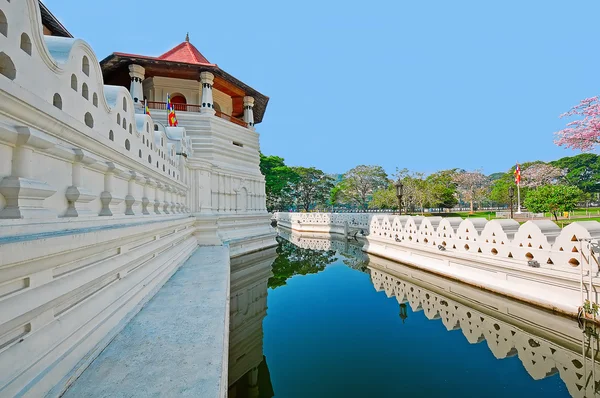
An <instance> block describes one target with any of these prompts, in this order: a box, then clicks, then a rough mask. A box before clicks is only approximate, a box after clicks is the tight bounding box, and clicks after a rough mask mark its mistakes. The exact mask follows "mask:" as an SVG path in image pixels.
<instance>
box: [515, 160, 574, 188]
mask: <svg viewBox="0 0 600 398" xmlns="http://www.w3.org/2000/svg"><path fill="white" fill-rule="evenodd" d="M565 175H566V171H565V170H561V169H559V168H558V167H555V166H552V165H549V164H546V163H534V164H532V165H531V166H529V167H527V168H526V169H524V170H523V172H522V173H521V176H522V178H523V182H522V185H523V186H525V187H528V188H537V187H541V186H542V185H554V184H557V183H559V182H560V181H561V180H562V179H563V178H564V176H565Z"/></svg>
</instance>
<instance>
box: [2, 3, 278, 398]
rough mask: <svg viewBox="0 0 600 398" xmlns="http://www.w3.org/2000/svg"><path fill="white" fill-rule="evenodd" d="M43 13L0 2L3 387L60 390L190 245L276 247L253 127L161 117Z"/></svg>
mask: <svg viewBox="0 0 600 398" xmlns="http://www.w3.org/2000/svg"><path fill="white" fill-rule="evenodd" d="M39 7H40V6H39V2H38V0H20V1H4V2H2V3H0V28H1V29H0V396H1V397H12V396H36V397H37V396H44V395H45V394H47V393H48V392H49V391H57V392H58V393H60V391H62V390H63V389H64V387H66V386H67V385H68V384H69V383H71V382H72V381H73V378H74V377H76V375H77V374H79V372H80V371H81V370H82V368H83V367H85V366H86V365H87V364H89V363H90V361H91V360H93V358H94V356H95V355H97V354H98V353H99V352H100V351H101V350H102V349H103V347H105V346H106V344H108V342H109V341H110V339H111V338H112V337H113V336H114V335H115V334H116V333H117V332H118V331H119V330H120V328H122V327H123V326H124V325H125V323H126V322H127V321H128V320H129V319H131V317H132V316H134V315H135V313H136V312H137V311H139V309H140V307H141V306H142V305H143V304H144V303H145V302H146V301H147V300H149V299H150V298H151V297H152V295H153V294H154V293H155V292H156V291H157V290H158V289H160V287H161V286H162V285H163V284H164V283H165V281H166V280H168V278H169V277H170V276H171V275H172V274H173V273H174V272H175V271H176V270H177V269H178V268H179V267H180V266H181V265H182V264H183V263H184V262H185V261H186V259H187V258H189V256H190V255H191V254H192V253H193V252H194V250H196V248H197V247H198V246H199V245H201V246H202V245H205V246H210V245H227V246H228V249H229V253H230V256H231V257H236V256H239V255H242V254H244V253H248V252H253V251H256V250H259V249H261V248H265V247H272V246H273V245H274V244H275V239H274V237H275V233H274V230H273V229H272V228H271V227H270V226H269V218H270V215H269V214H268V213H267V212H266V207H265V195H264V177H263V176H262V175H261V174H260V170H259V166H258V164H259V155H258V146H259V145H258V134H257V133H256V132H255V131H254V130H253V129H246V128H242V127H240V126H235V125H234V124H232V123H228V122H226V121H223V120H222V119H220V118H218V117H216V116H214V115H198V116H195V118H196V119H195V120H194V123H192V122H190V126H191V127H193V128H190V129H189V130H186V128H184V127H163V126H162V125H159V124H158V123H157V122H155V121H154V120H153V119H152V117H150V116H148V115H146V114H144V113H143V111H141V110H140V106H139V105H140V104H139V102H138V103H135V101H134V100H133V98H132V96H131V95H130V93H129V91H128V90H127V89H126V88H124V87H120V86H119V87H117V86H110V85H105V84H104V81H103V76H102V70H101V68H100V65H99V63H98V60H97V58H96V56H95V54H94V52H93V51H92V49H91V47H90V46H89V45H88V44H87V43H86V42H85V41H83V40H80V39H74V38H64V37H54V36H45V35H44V34H43V28H42V21H41V18H42V17H41V13H40V8H39ZM140 112H141V113H140ZM181 119H184V122H185V119H186V117H182V118H181ZM183 124H185V123H183ZM209 136H210V137H213V138H214V143H213V142H212V141H211V142H210V143H207V142H206V140H207V139H208V138H207V137H209ZM232 140H233V141H236V142H241V143H243V144H244V145H245V147H244V148H243V150H242V149H241V148H239V149H237V150H232V149H231V148H230V147H231V146H233V145H232V144H231V141H232ZM200 144H202V145H200ZM204 144H206V145H204ZM209 144H210V145H209ZM226 144H227V145H226ZM236 148H237V147H236ZM195 149H196V150H195ZM217 154H218V156H216V155H217ZM223 294H224V295H226V294H227V292H225V291H224V292H223ZM142 371H143V370H142Z"/></svg>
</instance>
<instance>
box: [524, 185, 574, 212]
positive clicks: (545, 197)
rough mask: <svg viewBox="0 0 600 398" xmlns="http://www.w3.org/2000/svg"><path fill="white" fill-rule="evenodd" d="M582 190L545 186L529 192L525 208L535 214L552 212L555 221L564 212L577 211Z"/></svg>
mask: <svg viewBox="0 0 600 398" xmlns="http://www.w3.org/2000/svg"><path fill="white" fill-rule="evenodd" d="M581 193H582V192H581V190H580V189H579V188H577V187H574V186H567V185H544V186H541V187H539V188H536V189H534V190H532V191H530V192H529V194H528V195H527V199H525V206H526V207H527V209H528V210H529V211H532V212H534V213H541V212H550V213H552V215H553V216H554V219H555V220H558V215H559V214H560V213H561V212H564V211H571V210H575V208H576V207H577V203H578V202H579V200H580V199H581Z"/></svg>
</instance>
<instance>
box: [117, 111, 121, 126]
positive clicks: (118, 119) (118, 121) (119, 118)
mask: <svg viewBox="0 0 600 398" xmlns="http://www.w3.org/2000/svg"><path fill="white" fill-rule="evenodd" d="M117 124H118V125H119V126H120V125H121V114H120V113H117Z"/></svg>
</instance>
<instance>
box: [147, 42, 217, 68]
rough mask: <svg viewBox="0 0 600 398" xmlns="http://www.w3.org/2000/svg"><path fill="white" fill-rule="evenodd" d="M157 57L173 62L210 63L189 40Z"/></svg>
mask: <svg viewBox="0 0 600 398" xmlns="http://www.w3.org/2000/svg"><path fill="white" fill-rule="evenodd" d="M158 59H162V60H165V61H173V62H185V63H186V64H198V65H212V64H211V63H210V62H208V60H207V59H206V58H205V57H204V55H202V54H201V53H200V51H198V49H197V48H196V47H194V45H193V44H192V43H190V42H189V41H184V42H183V43H181V44H179V45H178V46H176V47H174V48H172V49H170V50H169V51H167V52H166V53H164V54H163V55H161V56H160V57H158Z"/></svg>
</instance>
